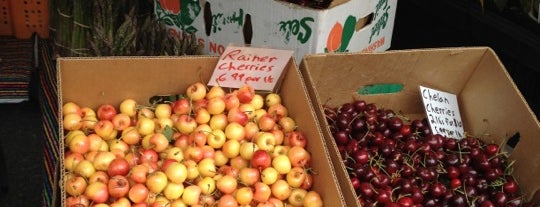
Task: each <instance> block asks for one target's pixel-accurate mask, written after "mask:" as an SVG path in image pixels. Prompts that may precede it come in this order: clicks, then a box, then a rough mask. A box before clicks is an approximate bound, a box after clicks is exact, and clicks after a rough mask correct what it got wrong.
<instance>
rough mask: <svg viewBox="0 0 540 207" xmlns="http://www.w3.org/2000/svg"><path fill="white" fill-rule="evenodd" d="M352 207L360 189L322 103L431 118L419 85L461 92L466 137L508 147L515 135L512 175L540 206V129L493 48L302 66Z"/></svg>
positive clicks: (323, 60)
mask: <svg viewBox="0 0 540 207" xmlns="http://www.w3.org/2000/svg"><path fill="white" fill-rule="evenodd" d="M300 69H301V72H302V74H303V75H304V78H305V80H306V85H307V88H308V90H309V94H310V97H311V98H312V102H313V104H314V108H315V111H316V113H317V115H318V117H319V122H320V124H321V126H323V127H322V130H323V132H324V134H325V136H324V138H325V140H326V143H327V145H328V147H330V148H329V152H330V153H331V159H332V162H333V164H334V165H335V168H336V173H337V176H338V178H339V179H338V180H339V183H340V185H341V188H342V191H343V194H344V196H345V198H346V202H347V206H358V205H359V201H358V200H357V199H356V198H355V196H354V195H355V192H354V190H353V189H354V188H353V187H352V185H351V182H350V180H349V179H348V174H347V171H346V170H345V168H344V164H343V162H342V160H341V158H340V154H339V152H338V149H337V144H336V142H335V141H334V139H333V137H332V136H333V135H332V134H331V132H330V129H329V128H328V127H324V126H328V121H327V120H326V118H325V114H324V109H323V107H322V105H323V104H327V105H329V106H341V104H344V103H350V102H352V100H353V99H357V100H365V101H366V103H375V104H376V105H377V106H379V108H387V109H393V110H394V111H396V112H397V111H400V112H401V113H403V114H404V115H405V116H409V117H426V114H425V112H424V107H423V106H424V105H423V104H422V98H421V96H420V90H419V86H420V85H422V86H425V87H430V88H434V89H437V90H441V91H446V92H449V93H453V94H456V96H457V100H458V103H459V111H460V112H461V120H462V122H463V125H464V130H465V132H466V133H469V134H472V135H483V136H479V137H480V138H481V139H483V141H485V142H486V143H495V144H505V143H507V142H508V141H509V139H510V137H513V136H516V135H517V136H518V137H519V141H516V140H513V141H514V142H517V143H514V144H515V147H513V149H511V148H509V149H508V152H509V153H510V156H509V160H515V163H514V165H513V167H514V171H513V173H512V175H513V176H514V177H515V178H516V179H517V181H518V183H519V184H520V186H521V190H522V192H523V193H524V195H525V199H527V200H533V201H535V202H536V204H538V201H539V193H538V192H539V191H538V190H539V189H540V178H539V177H538V176H537V175H538V174H539V173H540V165H539V163H540V153H539V151H538V149H540V140H539V139H538V138H539V137H540V124H539V122H538V120H537V119H536V116H534V114H533V113H532V111H531V109H530V108H529V106H528V104H527V102H526V101H525V99H524V98H523V96H522V95H521V93H520V91H519V90H518V88H517V87H516V85H515V83H514V82H513V80H512V79H511V77H510V76H509V75H508V73H507V71H506V69H505V67H504V66H503V65H502V64H501V62H500V60H499V59H498V57H497V55H496V54H495V53H494V51H493V50H491V49H490V48H486V47H473V48H441V49H417V50H403V51H387V52H383V53H349V54H314V55H307V56H305V58H304V59H303V60H302V62H301V64H300ZM381 83H383V84H388V83H392V84H402V85H403V89H402V90H401V91H399V92H395V93H385V94H376V95H367V94H365V93H364V92H362V95H361V94H360V93H359V92H361V91H360V89H361V88H363V87H365V86H371V85H372V84H381Z"/></svg>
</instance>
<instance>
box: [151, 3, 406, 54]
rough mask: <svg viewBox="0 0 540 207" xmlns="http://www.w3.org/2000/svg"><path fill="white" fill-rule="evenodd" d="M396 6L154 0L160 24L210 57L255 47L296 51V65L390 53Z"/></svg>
mask: <svg viewBox="0 0 540 207" xmlns="http://www.w3.org/2000/svg"><path fill="white" fill-rule="evenodd" d="M180 4H182V5H180ZM396 6H397V0H368V1H363V0H339V1H333V2H332V5H330V7H329V8H328V9H311V8H307V7H302V6H299V5H296V4H293V3H288V2H286V1H280V0H233V1H227V2H223V1H215V0H207V1H190V2H187V1H180V2H179V1H157V0H156V1H155V8H156V16H157V19H158V20H160V21H162V22H164V23H165V24H166V25H167V26H168V27H169V30H170V32H171V33H176V34H178V35H180V34H181V31H184V32H186V33H187V34H195V35H196V36H197V38H198V39H199V42H200V43H201V44H202V45H203V47H204V52H205V53H207V54H221V53H222V52H223V51H224V49H225V48H226V47H227V46H228V45H229V44H234V45H244V44H251V45H255V46H259V47H265V46H271V47H274V48H282V49H290V50H294V52H295V57H296V59H297V60H301V59H302V57H303V56H304V55H305V54H310V53H332V52H357V51H363V52H373V51H375V52H379V51H384V50H387V49H388V48H389V47H390V43H391V40H392V31H393V27H394V18H395V15H396Z"/></svg>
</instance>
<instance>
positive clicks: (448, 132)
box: [420, 86, 464, 139]
mask: <svg viewBox="0 0 540 207" xmlns="http://www.w3.org/2000/svg"><path fill="white" fill-rule="evenodd" d="M420 95H421V96H422V101H423V103H424V109H425V111H426V114H427V119H428V121H429V125H430V126H431V131H432V132H433V133H434V134H441V135H444V136H447V137H452V138H456V139H461V138H463V136H464V130H463V122H462V121H461V115H460V113H459V106H458V102H457V97H456V95H455V94H451V93H447V92H443V91H438V90H435V89H431V88H426V87H423V86H420Z"/></svg>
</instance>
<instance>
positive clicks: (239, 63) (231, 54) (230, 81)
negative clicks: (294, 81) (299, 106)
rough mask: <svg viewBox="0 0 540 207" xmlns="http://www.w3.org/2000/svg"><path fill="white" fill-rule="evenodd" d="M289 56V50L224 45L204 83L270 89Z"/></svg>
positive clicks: (291, 52)
mask: <svg viewBox="0 0 540 207" xmlns="http://www.w3.org/2000/svg"><path fill="white" fill-rule="evenodd" d="M292 55H293V51H292V50H278V49H269V48H256V47H239V46H228V47H227V48H226V49H225V51H224V52H223V54H221V56H220V58H219V61H218V63H217V65H216V67H215V69H214V73H213V74H212V77H211V78H210V81H209V82H208V85H211V86H214V85H219V86H221V87H229V88H240V87H242V86H243V85H250V86H252V87H253V88H254V89H255V90H267V91H272V90H273V89H274V87H275V85H276V83H277V82H278V80H279V78H280V77H281V73H282V72H283V69H284V68H285V66H286V65H287V63H288V62H289V60H290V59H291V57H292Z"/></svg>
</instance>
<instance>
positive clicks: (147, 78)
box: [57, 56, 345, 206]
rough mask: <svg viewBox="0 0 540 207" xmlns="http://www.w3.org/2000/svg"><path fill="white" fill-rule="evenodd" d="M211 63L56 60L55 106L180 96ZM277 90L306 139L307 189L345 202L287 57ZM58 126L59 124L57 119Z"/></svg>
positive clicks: (169, 59)
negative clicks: (309, 166) (309, 158)
mask: <svg viewBox="0 0 540 207" xmlns="http://www.w3.org/2000/svg"><path fill="white" fill-rule="evenodd" d="M217 61H218V57H193V56H192V57H111V58H59V59H58V64H57V68H58V71H57V75H58V95H59V99H58V104H59V105H60V106H62V105H63V103H66V102H69V101H73V102H75V103H77V104H79V105H80V106H86V107H91V108H93V109H95V110H97V107H98V106H99V105H100V104H104V103H109V104H112V105H114V106H116V107H118V106H119V104H120V102H121V101H122V100H123V99H126V98H132V99H134V100H136V101H137V102H138V103H139V104H146V105H148V104H149V102H148V100H149V98H150V97H152V96H155V95H163V94H182V93H184V92H185V90H186V88H187V87H188V86H189V85H190V84H192V83H195V82H197V81H201V79H202V80H205V81H206V80H207V79H208V78H210V76H211V74H212V72H213V69H214V67H215V65H216V63H217ZM278 88H279V89H277V91H276V92H278V93H280V95H281V97H282V101H283V104H284V105H285V106H286V107H287V108H288V111H289V115H290V116H291V117H292V118H293V119H295V121H296V124H297V125H298V129H301V130H302V131H303V132H304V133H305V135H306V136H307V137H308V139H309V141H308V145H307V149H308V151H310V152H311V155H312V160H313V161H312V167H313V169H314V170H315V171H316V172H317V175H314V184H313V189H314V190H316V191H317V192H319V193H320V194H321V196H322V198H323V199H324V204H325V206H345V204H344V198H343V195H342V194H341V191H340V188H339V185H338V184H337V182H336V180H337V178H336V175H335V171H334V169H333V165H332V164H331V163H330V161H331V160H330V159H329V152H328V147H327V146H326V142H324V140H323V138H322V134H321V131H320V130H319V125H318V123H317V122H316V115H315V113H313V110H310V109H311V108H312V107H311V104H310V102H309V101H310V100H309V98H308V95H307V91H306V90H305V85H304V83H303V81H302V78H301V75H300V72H299V70H298V68H297V64H296V63H295V62H294V60H293V59H291V60H290V61H289V63H288V64H287V66H286V71H285V72H284V77H283V80H282V82H281V85H280V86H279V87H278ZM61 108H62V107H60V111H59V116H60V117H61V114H62V111H61ZM59 126H60V127H61V126H62V119H60V123H59ZM59 131H60V136H59V137H64V133H63V129H59ZM60 149H64V141H63V139H60ZM63 157H64V150H60V158H61V159H59V160H61V162H60V164H61V166H60V169H64V166H63ZM60 175H61V176H62V177H61V180H60V186H61V194H60V198H61V199H62V200H61V201H62V205H61V206H65V199H66V198H65V196H66V192H65V189H64V188H63V185H62V183H63V179H64V176H65V173H64V171H63V170H61V171H60Z"/></svg>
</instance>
